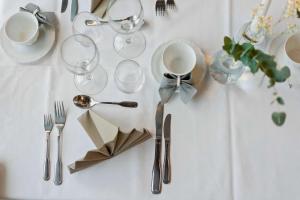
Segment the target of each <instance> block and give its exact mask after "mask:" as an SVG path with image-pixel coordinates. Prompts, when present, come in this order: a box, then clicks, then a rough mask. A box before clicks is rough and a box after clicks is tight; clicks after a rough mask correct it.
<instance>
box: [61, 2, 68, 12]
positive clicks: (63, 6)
mask: <svg viewBox="0 0 300 200" xmlns="http://www.w3.org/2000/svg"><path fill="white" fill-rule="evenodd" d="M67 7H68V0H62V1H61V9H60V12H61V13H64V12H65V11H66V9H67Z"/></svg>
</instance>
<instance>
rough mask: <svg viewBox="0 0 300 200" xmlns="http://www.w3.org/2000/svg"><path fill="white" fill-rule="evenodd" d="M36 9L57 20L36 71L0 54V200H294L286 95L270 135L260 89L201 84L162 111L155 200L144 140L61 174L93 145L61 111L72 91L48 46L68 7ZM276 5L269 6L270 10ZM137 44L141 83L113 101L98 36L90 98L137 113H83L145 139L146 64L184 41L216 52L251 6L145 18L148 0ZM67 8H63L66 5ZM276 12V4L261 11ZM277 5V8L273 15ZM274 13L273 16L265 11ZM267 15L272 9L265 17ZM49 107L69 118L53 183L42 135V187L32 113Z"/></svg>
mask: <svg viewBox="0 0 300 200" xmlns="http://www.w3.org/2000/svg"><path fill="white" fill-rule="evenodd" d="M27 2H29V1H25V0H15V1H9V0H2V1H0V23H1V24H3V22H4V21H5V19H7V18H8V17H9V16H10V15H11V14H13V13H14V12H15V11H17V10H18V7H19V6H22V5H25V4H26V3H27ZM31 2H35V3H37V4H39V5H40V7H41V8H42V9H43V10H49V11H51V10H52V11H55V12H56V13H57V17H58V19H59V21H60V28H59V32H58V37H57V44H56V48H55V50H54V51H53V52H51V53H50V54H49V55H48V56H47V57H46V58H45V59H43V60H42V61H41V62H39V63H36V64H32V65H26V66H24V65H19V64H15V63H14V62H13V61H11V60H10V59H9V58H8V57H7V56H6V55H5V54H4V52H3V51H2V50H0V60H1V62H0V71H1V76H0V86H1V87H0V88H1V93H0V122H1V124H0V188H1V189H0V197H3V198H16V199H105V200H106V199H111V200H117V199H187V200H192V199H207V200H219V199H222V200H232V199H238V200H240V199H243V200H247V199H249V200H250V199H251V200H254V199H257V200H260V199H261V200H269V199H270V200H271V199H272V200H275V199H278V200H282V199H289V200H293V199H295V200H296V199H299V196H300V190H299V189H298V188H299V184H300V175H299V169H300V161H299V156H300V150H299V148H298V146H299V145H298V144H299V142H298V141H300V134H299V131H297V130H299V124H298V123H297V120H298V117H297V116H298V115H297V111H299V109H297V106H299V99H300V95H299V94H298V92H297V90H290V89H287V88H286V87H280V91H282V94H283V95H284V97H286V98H285V100H286V103H287V106H286V107H285V109H286V110H287V112H288V119H287V123H286V125H285V126H284V127H282V128H277V127H275V126H274V125H273V124H272V122H271V119H270V114H271V112H272V109H275V108H276V107H273V106H269V102H270V99H271V91H269V90H266V89H265V88H264V87H262V88H257V87H247V89H245V88H243V87H237V86H231V87H229V86H223V85H220V84H218V83H216V82H214V81H213V80H211V79H210V78H207V80H206V82H205V84H203V85H202V86H201V88H200V91H199V94H198V95H197V96H196V98H195V99H194V100H193V101H192V102H191V103H189V104H188V105H184V104H183V103H182V102H181V101H180V99H179V98H177V99H174V100H172V101H171V102H170V103H169V104H168V105H167V106H166V113H172V114H173V118H172V183H171V184H170V185H163V192H162V194H161V195H152V194H151V191H150V183H151V171H152V164H153V158H154V140H150V141H147V142H146V143H144V144H141V145H139V146H137V147H135V148H134V149H131V150H129V151H127V152H125V153H123V154H122V155H120V156H118V157H116V158H113V159H111V160H109V161H105V162H103V163H101V164H98V165H95V166H93V167H91V168H89V169H86V170H84V171H81V172H78V173H75V174H73V175H70V174H69V172H68V170H67V167H66V166H67V165H68V164H70V163H72V162H73V161H74V160H76V159H78V158H80V157H81V156H82V155H83V154H84V153H85V152H86V151H87V150H89V149H91V148H94V146H93V144H92V143H91V141H90V140H89V138H88V137H87V135H86V134H85V133H84V131H83V128H82V127H81V126H80V125H79V123H78V121H77V117H78V116H79V115H80V114H81V113H82V112H83V111H82V110H79V109H78V108H75V106H74V105H73V104H72V98H73V96H74V95H76V94H78V93H79V92H78V91H77V90H76V88H75V86H74V83H73V81H72V75H71V73H69V72H68V71H67V70H66V69H64V67H63V65H62V64H61V62H60V61H59V46H60V44H61V42H62V40H63V39H64V38H65V37H66V36H68V35H70V34H71V22H70V7H69V8H68V10H67V12H66V13H63V14H61V13H60V12H59V11H60V5H61V1H60V0H57V1H55V0H53V1H49V0H40V1H38V0H31ZM278 2H281V1H280V0H276V1H275V0H274V5H275V4H276V8H277V9H278V8H279V5H277V4H278ZM142 3H143V6H144V9H145V20H146V25H145V27H144V28H143V32H144V34H145V36H146V40H147V48H146V50H145V52H144V53H143V54H142V55H141V56H140V57H138V58H137V59H136V60H137V61H138V62H139V63H140V64H141V66H143V67H144V69H145V73H146V84H145V87H144V88H143V90H142V91H141V92H139V93H137V94H134V95H126V94H123V93H121V92H120V91H119V90H118V89H117V88H116V86H115V84H114V81H113V72H114V69H115V66H116V65H117V63H118V62H119V61H121V60H122V58H120V57H119V56H118V55H117V54H116V53H115V52H114V50H113V47H112V41H113V35H114V34H115V33H114V32H113V31H112V30H111V29H110V28H109V27H108V26H104V27H103V37H104V38H105V40H104V39H102V40H101V41H100V42H98V44H97V45H98V47H99V49H100V52H101V65H102V66H103V67H104V68H105V69H106V70H107V72H108V74H109V82H108V85H107V87H106V89H105V90H104V91H103V92H102V93H101V94H99V95H96V96H95V97H96V98H97V99H99V100H114V101H118V100H125V99H127V100H137V101H138V102H139V108H138V109H136V110H130V109H124V108H120V107H113V106H98V107H95V108H94V110H95V111H96V112H97V113H99V114H100V115H101V116H102V117H104V118H105V119H108V120H110V121H112V122H113V123H114V124H117V125H119V126H120V127H121V129H122V130H125V131H126V130H130V129H132V128H138V129H141V128H147V129H149V130H150V131H151V132H152V133H155V122H154V115H155V110H156V104H157V102H158V101H159V96H158V92H157V90H158V84H157V83H156V82H155V80H154V78H153V77H152V75H151V66H150V62H151V55H152V53H153V52H154V51H155V49H156V48H157V47H158V46H159V45H160V44H161V43H163V42H166V41H168V40H171V39H174V38H186V39H189V40H192V41H194V42H195V43H196V44H198V45H199V46H200V47H201V48H202V49H203V50H204V51H205V52H207V53H213V52H215V51H216V50H218V49H219V48H220V47H221V44H222V40H223V36H224V35H225V34H228V33H230V32H234V31H236V30H237V28H238V27H239V26H240V25H241V24H242V23H243V22H244V21H245V20H247V19H249V16H250V10H251V9H250V8H252V7H253V6H254V5H255V4H256V3H258V2H255V1H250V0H247V1H246V0H244V1H237V0H234V1H230V0H228V1H227V0H226V1H220V0H190V1H180V0H176V3H177V6H178V8H179V10H178V12H176V13H170V16H168V17H164V18H162V17H155V16H154V15H155V13H154V1H148V0H142ZM69 6H70V0H69ZM272 7H275V6H272ZM281 7H282V6H281ZM274 9H275V8H274ZM275 10H276V9H275ZM54 100H63V101H64V102H65V105H66V107H67V111H68V118H67V123H66V126H65V129H64V135H63V138H64V144H63V163H64V182H63V185H61V186H55V185H54V183H53V177H54V168H55V162H56V147H57V146H56V144H57V141H56V136H57V131H56V130H55V129H54V130H55V131H54V132H53V133H52V135H51V152H52V154H51V164H52V168H51V169H52V170H51V180H50V181H48V182H45V181H43V179H42V176H43V162H44V149H45V143H44V139H45V134H44V133H43V114H44V113H47V112H52V113H53V102H54Z"/></svg>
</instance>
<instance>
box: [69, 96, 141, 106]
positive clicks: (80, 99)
mask: <svg viewBox="0 0 300 200" xmlns="http://www.w3.org/2000/svg"><path fill="white" fill-rule="evenodd" d="M73 103H74V104H75V105H76V106H77V107H79V108H83V109H89V108H91V107H93V106H95V105H97V104H112V105H119V106H122V107H127V108H136V107H138V103H137V102H134V101H122V102H98V101H96V100H94V99H93V98H92V97H90V96H87V95H77V96H75V97H74V98H73Z"/></svg>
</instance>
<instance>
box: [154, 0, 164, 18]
mask: <svg viewBox="0 0 300 200" xmlns="http://www.w3.org/2000/svg"><path fill="white" fill-rule="evenodd" d="M155 12H156V16H157V15H159V16H164V15H165V12H166V3H165V0H156V3H155Z"/></svg>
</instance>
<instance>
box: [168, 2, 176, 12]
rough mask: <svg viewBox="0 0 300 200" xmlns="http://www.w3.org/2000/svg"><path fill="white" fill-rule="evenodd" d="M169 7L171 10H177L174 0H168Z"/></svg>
mask: <svg viewBox="0 0 300 200" xmlns="http://www.w3.org/2000/svg"><path fill="white" fill-rule="evenodd" d="M167 8H168V9H171V10H175V8H176V4H175V1H174V0H167Z"/></svg>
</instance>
